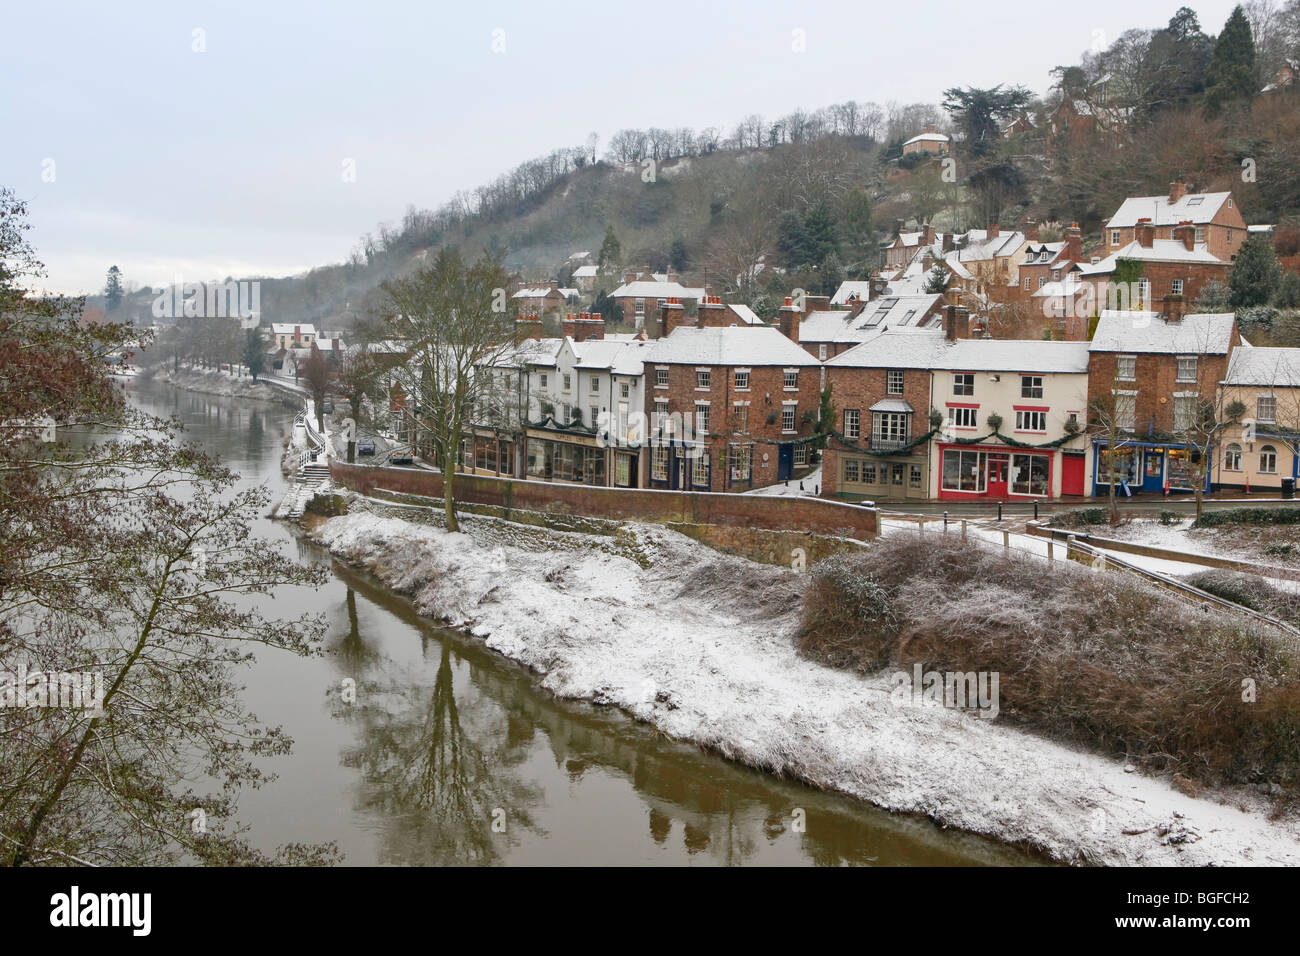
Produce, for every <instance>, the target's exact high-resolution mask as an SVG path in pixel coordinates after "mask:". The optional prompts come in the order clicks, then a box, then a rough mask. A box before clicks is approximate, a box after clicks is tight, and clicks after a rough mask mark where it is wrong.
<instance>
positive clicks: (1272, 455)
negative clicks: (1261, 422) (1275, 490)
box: [1259, 445, 1277, 475]
mask: <svg viewBox="0 0 1300 956" xmlns="http://www.w3.org/2000/svg"><path fill="white" fill-rule="evenodd" d="M1259 473H1260V474H1261V475H1276V474H1277V449H1276V448H1274V447H1273V446H1272V445H1265V446H1264V447H1263V448H1261V449H1260V450H1259Z"/></svg>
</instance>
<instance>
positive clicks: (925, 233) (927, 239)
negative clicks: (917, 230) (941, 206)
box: [921, 222, 934, 246]
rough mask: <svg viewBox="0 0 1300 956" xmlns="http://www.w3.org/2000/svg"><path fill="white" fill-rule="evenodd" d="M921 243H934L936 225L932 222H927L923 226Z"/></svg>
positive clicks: (925, 244) (928, 244) (930, 244)
mask: <svg viewBox="0 0 1300 956" xmlns="http://www.w3.org/2000/svg"><path fill="white" fill-rule="evenodd" d="M921 245H923V246H932V245H934V225H933V224H932V223H928V222H927V223H926V224H925V225H924V226H922V227H921Z"/></svg>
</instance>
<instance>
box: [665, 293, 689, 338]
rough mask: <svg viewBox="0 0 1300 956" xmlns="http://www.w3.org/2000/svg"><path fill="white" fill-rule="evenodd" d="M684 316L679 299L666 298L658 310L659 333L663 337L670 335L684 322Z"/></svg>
mask: <svg viewBox="0 0 1300 956" xmlns="http://www.w3.org/2000/svg"><path fill="white" fill-rule="evenodd" d="M685 316H686V312H685V310H684V309H683V308H682V300H681V299H678V298H671V299H666V300H665V301H664V304H663V307H662V308H660V310H659V335H660V336H661V337H663V338H667V337H668V336H670V335H672V334H673V331H674V330H675V329H679V328H681V327H682V326H683V325H684V324H685V323H686V319H685Z"/></svg>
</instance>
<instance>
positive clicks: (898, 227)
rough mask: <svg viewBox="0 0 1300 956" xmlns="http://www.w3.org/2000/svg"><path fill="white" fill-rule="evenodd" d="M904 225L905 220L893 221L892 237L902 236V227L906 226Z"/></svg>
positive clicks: (905, 223)
mask: <svg viewBox="0 0 1300 956" xmlns="http://www.w3.org/2000/svg"><path fill="white" fill-rule="evenodd" d="M906 225H907V220H905V219H895V220H894V235H896V236H901V235H902V234H903V227H904V226H906Z"/></svg>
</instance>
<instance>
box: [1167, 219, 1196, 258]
mask: <svg viewBox="0 0 1300 956" xmlns="http://www.w3.org/2000/svg"><path fill="white" fill-rule="evenodd" d="M1173 237H1174V239H1176V240H1179V241H1181V242H1182V244H1183V248H1184V249H1186V250H1187V251H1188V252H1191V251H1192V250H1193V249H1195V248H1196V226H1194V225H1193V224H1192V221H1191V220H1190V219H1184V220H1183V221H1182V222H1180V223H1179V224H1178V225H1176V226H1174V231H1173Z"/></svg>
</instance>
